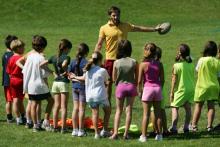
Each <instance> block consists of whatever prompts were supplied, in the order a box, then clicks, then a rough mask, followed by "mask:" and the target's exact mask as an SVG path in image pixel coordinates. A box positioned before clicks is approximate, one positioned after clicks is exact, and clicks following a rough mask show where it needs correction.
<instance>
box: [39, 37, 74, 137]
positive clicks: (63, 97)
mask: <svg viewBox="0 0 220 147" xmlns="http://www.w3.org/2000/svg"><path fill="white" fill-rule="evenodd" d="M71 48H72V43H71V42H70V41H69V40H67V39H62V40H61V41H60V44H59V47H58V53H57V55H54V56H52V57H51V58H50V59H49V60H46V61H45V62H44V63H42V64H41V66H43V65H44V64H47V63H49V64H52V65H53V67H54V69H55V79H54V82H53V85H52V90H51V92H52V93H53V97H54V109H53V132H57V131H59V128H58V114H59V111H60V109H61V120H62V126H61V133H66V132H67V128H66V118H67V105H68V97H69V87H68V86H69V79H68V75H67V69H68V65H69V64H70V57H69V56H68V54H69V52H70V50H71Z"/></svg>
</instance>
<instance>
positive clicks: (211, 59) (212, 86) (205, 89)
mask: <svg viewBox="0 0 220 147" xmlns="http://www.w3.org/2000/svg"><path fill="white" fill-rule="evenodd" d="M216 55H217V45H216V43H215V42H214V41H208V42H207V43H206V44H205V47H204V51H203V57H201V58H200V59H199V61H198V64H197V66H196V71H197V72H198V79H197V82H196V87H195V95H194V102H195V108H194V114H193V120H192V130H193V131H197V130H198V127H197V125H198V122H199V118H200V115H201V111H202V106H203V104H204V103H205V102H206V101H207V107H208V113H207V117H208V123H207V131H208V132H210V131H212V130H213V126H212V123H213V121H214V117H215V103H214V102H215V101H217V100H218V98H219V80H220V79H219V72H220V61H219V60H218V59H217V58H216Z"/></svg>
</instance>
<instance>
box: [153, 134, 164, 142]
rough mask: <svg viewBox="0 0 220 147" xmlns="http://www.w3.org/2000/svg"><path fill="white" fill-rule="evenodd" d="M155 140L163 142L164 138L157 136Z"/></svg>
mask: <svg viewBox="0 0 220 147" xmlns="http://www.w3.org/2000/svg"><path fill="white" fill-rule="evenodd" d="M155 140H157V141H162V140H163V136H162V135H161V134H157V135H156V137H155Z"/></svg>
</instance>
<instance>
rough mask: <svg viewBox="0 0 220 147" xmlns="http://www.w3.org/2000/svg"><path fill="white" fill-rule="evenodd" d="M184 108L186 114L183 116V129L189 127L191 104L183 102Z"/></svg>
mask: <svg viewBox="0 0 220 147" xmlns="http://www.w3.org/2000/svg"><path fill="white" fill-rule="evenodd" d="M184 108H185V111H186V116H185V123H184V128H183V129H184V130H185V129H187V130H188V129H189V123H190V119H191V113H192V112H191V104H190V103H189V102H186V103H185V104H184Z"/></svg>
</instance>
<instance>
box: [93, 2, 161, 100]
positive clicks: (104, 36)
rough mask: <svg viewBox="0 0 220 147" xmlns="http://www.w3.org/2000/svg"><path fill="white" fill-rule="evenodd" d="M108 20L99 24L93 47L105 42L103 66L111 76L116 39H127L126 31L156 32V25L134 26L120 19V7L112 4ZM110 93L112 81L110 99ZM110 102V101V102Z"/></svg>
mask: <svg viewBox="0 0 220 147" xmlns="http://www.w3.org/2000/svg"><path fill="white" fill-rule="evenodd" d="M108 15H109V21H108V23H107V24H105V25H103V26H101V28H100V32H99V39H98V42H97V44H96V47H95V51H101V49H102V44H103V42H105V43H106V47H105V48H106V60H105V63H104V67H105V68H106V70H107V71H108V73H109V76H110V77H112V70H113V63H114V61H115V60H116V53H117V44H118V40H121V39H127V35H128V32H157V31H159V29H160V28H159V25H157V27H145V26H136V25H133V24H129V23H124V22H121V21H120V9H119V8H118V7H115V6H112V7H111V8H110V9H109V10H108ZM111 93H112V82H111V81H110V84H109V86H108V98H109V101H110V98H111ZM110 104H111V103H110Z"/></svg>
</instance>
